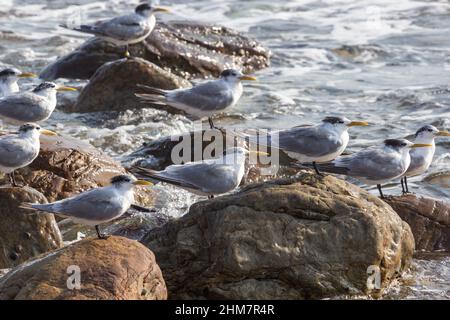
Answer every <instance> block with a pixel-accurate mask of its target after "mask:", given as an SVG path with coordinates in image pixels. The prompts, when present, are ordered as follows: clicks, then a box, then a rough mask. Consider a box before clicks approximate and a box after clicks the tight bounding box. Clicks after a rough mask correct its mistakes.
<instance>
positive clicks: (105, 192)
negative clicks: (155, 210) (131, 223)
mask: <svg viewBox="0 0 450 320" xmlns="http://www.w3.org/2000/svg"><path fill="white" fill-rule="evenodd" d="M138 185H142V186H150V185H152V183H150V182H147V181H143V180H137V179H136V178H134V177H132V176H128V175H119V176H115V177H113V178H112V179H111V185H109V186H106V187H100V188H95V189H92V190H89V191H86V192H83V193H80V194H78V195H76V196H73V197H71V198H67V199H64V200H60V201H56V202H52V203H48V204H31V203H24V204H22V206H21V208H23V209H30V210H35V211H41V212H50V213H54V214H57V215H60V216H63V217H67V218H70V219H71V220H72V221H74V222H75V223H80V224H84V225H88V226H94V227H95V231H96V232H97V236H98V237H99V238H100V239H106V238H107V236H105V235H104V234H102V233H101V232H100V228H99V225H100V224H101V223H105V222H108V221H111V220H114V219H116V218H118V217H120V216H121V215H123V214H124V213H125V212H126V211H127V210H128V209H129V208H130V207H131V206H132V204H133V202H134V190H133V187H134V186H138Z"/></svg>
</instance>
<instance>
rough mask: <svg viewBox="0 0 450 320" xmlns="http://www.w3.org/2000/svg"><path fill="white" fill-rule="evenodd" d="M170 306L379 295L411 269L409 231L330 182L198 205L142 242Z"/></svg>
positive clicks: (311, 178) (385, 209)
mask: <svg viewBox="0 0 450 320" xmlns="http://www.w3.org/2000/svg"><path fill="white" fill-rule="evenodd" d="M142 242H143V243H144V244H145V245H146V246H148V247H149V248H150V249H151V250H152V251H153V252H154V253H155V255H156V256H157V258H158V262H159V265H160V267H161V269H162V271H163V273H164V278H165V280H166V283H167V286H168V288H169V292H170V293H171V298H175V299H203V298H206V299H212V298H219V299H222V298H225V299H305V298H324V297H333V296H336V295H341V294H345V295H347V294H362V293H366V292H368V290H367V287H366V283H367V279H368V274H367V271H368V268H369V267H370V266H373V267H372V268H379V270H380V277H381V283H380V285H381V289H382V288H385V287H386V286H387V285H388V284H389V283H390V282H391V280H392V279H393V278H395V277H396V276H398V275H399V274H401V273H402V271H403V270H405V269H406V268H408V266H409V265H410V262H411V259H412V255H413V251H414V239H413V236H412V233H411V230H410V228H409V226H408V225H407V224H406V223H405V222H403V221H402V220H401V219H400V217H399V216H398V215H397V214H396V213H395V212H394V211H393V210H392V209H391V207H389V206H388V205H387V204H386V203H384V202H383V201H381V200H379V199H378V198H376V197H374V196H372V195H370V194H369V193H368V192H366V191H364V190H362V189H361V188H359V187H357V186H354V185H351V184H349V183H347V182H345V181H342V180H339V179H336V178H334V177H332V176H326V177H318V176H317V175H315V174H311V173H301V174H300V175H299V176H298V177H296V178H295V179H286V180H276V181H271V182H268V183H265V184H256V185H252V186H248V187H247V188H244V189H243V190H242V191H241V192H239V193H236V194H232V195H228V196H221V197H217V198H215V199H213V200H210V201H203V202H199V203H196V204H194V205H193V206H192V207H191V208H190V211H189V213H188V214H186V215H185V216H183V217H182V218H180V219H178V220H175V221H171V222H168V223H167V224H166V225H165V226H163V227H161V228H158V229H155V230H153V231H152V232H150V233H149V234H147V235H146V236H145V237H144V239H143V240H142Z"/></svg>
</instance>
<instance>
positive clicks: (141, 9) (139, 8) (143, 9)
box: [134, 3, 152, 13]
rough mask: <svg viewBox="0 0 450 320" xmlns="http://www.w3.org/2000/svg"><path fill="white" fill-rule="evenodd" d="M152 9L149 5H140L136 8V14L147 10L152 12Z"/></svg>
mask: <svg viewBox="0 0 450 320" xmlns="http://www.w3.org/2000/svg"><path fill="white" fill-rule="evenodd" d="M151 9H152V6H151V5H149V4H148V3H141V4H140V5H138V6H137V7H136V9H134V12H136V13H139V12H142V11H145V10H151Z"/></svg>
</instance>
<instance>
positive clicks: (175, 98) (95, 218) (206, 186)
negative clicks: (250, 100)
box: [0, 3, 450, 238]
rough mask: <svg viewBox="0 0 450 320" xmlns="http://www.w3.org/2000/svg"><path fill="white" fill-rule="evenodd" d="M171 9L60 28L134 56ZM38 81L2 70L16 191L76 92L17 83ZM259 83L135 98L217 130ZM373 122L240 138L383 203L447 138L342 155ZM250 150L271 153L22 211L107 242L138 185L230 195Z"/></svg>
mask: <svg viewBox="0 0 450 320" xmlns="http://www.w3.org/2000/svg"><path fill="white" fill-rule="evenodd" d="M167 11H168V10H167V9H166V8H162V7H156V6H152V5H149V4H147V3H142V4H139V5H138V6H137V7H136V8H135V10H134V12H133V13H130V14H128V15H123V16H119V17H115V18H113V19H110V20H104V21H99V22H96V23H94V24H91V25H80V26H73V27H72V26H68V25H61V26H62V27H64V28H68V29H71V30H74V31H78V32H82V33H88V34H92V35H94V36H95V37H99V38H102V39H104V40H106V41H108V42H111V43H113V44H115V45H116V46H123V47H124V57H125V58H126V59H130V58H131V57H130V53H129V51H128V46H129V45H130V44H134V43H139V42H141V41H143V40H145V39H146V38H147V37H148V36H150V35H151V32H152V30H153V29H154V27H155V24H156V18H155V13H157V12H167ZM35 76H36V75H34V74H32V73H27V72H21V71H20V70H18V69H15V68H7V69H4V70H2V71H0V120H1V121H3V122H4V123H9V124H13V125H19V126H20V127H19V128H18V132H16V133H7V134H3V135H0V172H2V173H4V174H7V175H8V176H9V180H10V183H11V185H12V186H13V187H20V185H18V183H17V182H16V180H15V176H14V172H15V170H17V169H19V168H22V167H25V166H27V165H29V164H30V163H32V162H33V161H34V159H36V157H37V156H38V154H39V149H40V142H39V136H40V134H44V135H56V133H54V132H52V131H49V130H45V129H42V128H41V127H40V126H39V125H38V124H37V123H40V122H43V121H45V120H47V119H48V118H49V117H50V116H51V114H52V112H53V111H54V109H55V107H56V102H57V95H56V93H57V91H74V90H76V89H75V88H71V87H66V86H61V85H57V84H55V83H53V82H42V83H41V84H39V85H38V86H36V87H35V88H34V89H33V90H31V91H26V92H20V90H19V86H18V83H17V82H18V80H19V79H21V78H26V77H35ZM255 80H256V78H255V77H253V76H250V75H245V74H243V73H242V72H241V71H239V70H235V69H225V70H223V71H222V73H221V74H220V77H219V78H218V79H215V80H209V81H204V82H201V83H198V84H196V85H194V86H192V87H191V88H186V89H176V90H162V89H159V88H153V87H149V86H145V85H139V84H138V85H137V89H136V90H137V92H135V95H136V96H137V97H138V98H139V99H140V100H141V101H142V102H144V103H151V104H161V105H167V106H170V107H173V108H176V109H179V110H181V111H183V112H185V113H187V114H188V115H190V116H192V117H194V118H198V119H203V118H205V117H207V118H208V121H209V125H210V127H211V129H217V128H216V127H215V126H214V123H213V121H212V117H213V116H214V115H216V114H218V113H220V112H223V111H224V110H226V109H228V108H230V107H232V106H234V105H235V104H236V103H237V102H238V101H239V99H240V97H241V95H242V93H243V86H242V81H255ZM368 125H369V123H367V122H364V121H357V120H349V119H347V118H345V117H340V116H328V117H326V118H324V119H323V120H322V121H321V122H320V123H318V124H316V125H314V126H310V127H293V128H289V129H284V130H279V131H276V132H271V133H270V134H269V135H268V137H267V138H268V139H266V141H265V142H264V143H263V142H261V141H260V139H258V136H257V135H252V134H243V135H242V136H241V138H244V139H246V140H247V141H248V142H251V143H254V144H257V145H258V146H264V147H270V148H278V149H279V150H281V151H283V152H284V153H286V154H287V155H288V156H289V157H291V158H292V159H294V160H295V161H296V162H295V163H294V164H293V166H297V167H301V168H304V167H305V166H306V167H311V168H313V169H314V170H315V172H316V173H317V174H318V175H323V172H327V173H335V174H340V175H346V176H351V177H354V178H356V179H358V180H360V181H361V182H363V183H365V184H367V185H376V186H377V187H378V190H379V192H380V196H381V197H382V198H384V195H383V192H382V184H385V183H387V182H389V181H392V180H395V179H400V181H401V186H402V192H403V193H408V192H409V188H408V182H407V178H408V177H413V176H417V175H421V174H423V173H424V172H425V171H427V170H428V168H429V166H430V165H431V163H432V160H433V156H434V152H435V142H434V140H435V138H436V137H440V136H450V133H449V132H447V131H441V130H438V129H437V128H435V127H434V126H432V125H425V126H423V127H421V128H419V129H418V130H417V132H416V133H415V138H414V142H410V141H408V140H406V139H386V140H384V141H383V143H382V144H380V145H375V146H371V147H369V148H365V149H362V150H360V151H358V152H356V153H353V154H351V155H342V154H343V152H344V151H345V149H346V147H347V145H348V143H349V134H348V129H349V128H350V127H353V126H368ZM249 153H256V154H258V155H259V156H263V155H268V154H267V153H264V152H254V151H249V150H247V148H244V147H242V146H234V147H232V148H228V149H226V150H225V152H224V154H223V155H222V156H220V157H218V158H216V159H208V160H202V161H193V162H188V163H184V164H174V165H171V166H168V167H167V168H166V169H165V170H162V171H155V170H151V169H147V168H141V167H133V168H132V169H131V171H132V172H133V173H134V174H135V175H136V176H139V177H140V178H141V179H142V180H138V179H136V178H135V177H134V176H133V175H131V174H130V175H120V176H116V177H113V178H112V179H111V184H110V185H109V186H105V187H99V188H94V189H91V190H89V191H86V192H83V193H80V194H78V195H75V196H73V197H70V198H67V199H63V200H60V201H56V202H53V203H48V204H31V203H24V204H22V206H21V207H22V208H24V209H29V210H32V212H37V213H39V212H51V213H54V214H58V215H61V216H64V217H68V218H71V219H72V220H74V221H75V222H77V223H81V224H86V225H89V226H94V227H95V229H96V232H97V235H98V237H99V238H105V237H106V235H104V234H102V233H101V232H100V229H99V225H100V224H102V223H105V222H108V221H111V220H113V219H116V218H118V217H120V216H121V215H123V214H124V213H125V212H126V211H127V210H128V209H129V208H130V207H131V206H133V202H134V192H133V187H134V186H136V185H143V186H149V185H152V183H151V182H150V181H148V180H151V181H155V180H157V181H162V182H165V183H169V184H172V185H175V186H177V187H180V188H183V189H186V190H188V191H190V192H192V193H195V194H198V195H201V196H208V197H209V198H212V197H214V196H215V195H220V194H224V193H227V192H230V191H233V190H235V189H236V188H237V187H238V186H239V185H240V183H241V181H242V179H243V177H244V175H245V160H246V157H247V156H248V154H249ZM135 207H136V208H139V206H135Z"/></svg>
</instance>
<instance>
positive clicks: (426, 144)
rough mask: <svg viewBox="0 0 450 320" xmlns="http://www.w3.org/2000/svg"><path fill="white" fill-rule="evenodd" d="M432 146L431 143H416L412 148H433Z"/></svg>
mask: <svg viewBox="0 0 450 320" xmlns="http://www.w3.org/2000/svg"><path fill="white" fill-rule="evenodd" d="M432 146H433V145H432V144H429V143H414V144H413V145H412V146H411V148H422V147H432Z"/></svg>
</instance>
